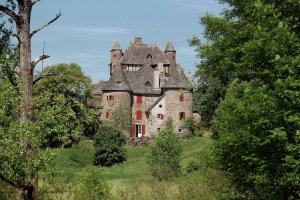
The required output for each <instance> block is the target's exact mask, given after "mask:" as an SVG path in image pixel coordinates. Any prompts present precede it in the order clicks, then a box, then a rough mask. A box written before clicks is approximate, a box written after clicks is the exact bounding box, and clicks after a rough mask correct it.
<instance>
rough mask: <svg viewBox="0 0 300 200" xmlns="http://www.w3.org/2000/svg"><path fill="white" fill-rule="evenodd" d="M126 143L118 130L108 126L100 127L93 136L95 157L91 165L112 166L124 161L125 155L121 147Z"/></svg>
mask: <svg viewBox="0 0 300 200" xmlns="http://www.w3.org/2000/svg"><path fill="white" fill-rule="evenodd" d="M125 143H126V138H125V136H124V135H123V134H122V133H121V131H120V130H118V129H116V128H114V127H112V126H110V125H106V124H105V125H102V126H101V127H100V129H99V132H98V133H97V134H96V136H95V143H94V146H95V149H96V152H95V155H94V160H93V164H94V165H101V166H108V167H110V166H112V165H113V164H117V163H122V162H123V161H125V160H126V153H125V151H124V149H123V148H122V146H123V145H124V144H125Z"/></svg>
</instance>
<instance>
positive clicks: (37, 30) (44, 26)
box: [30, 11, 61, 38]
mask: <svg viewBox="0 0 300 200" xmlns="http://www.w3.org/2000/svg"><path fill="white" fill-rule="evenodd" d="M60 16H61V11H59V13H58V14H57V15H56V16H55V17H54V18H53V19H52V20H51V21H49V22H48V23H46V24H44V25H43V26H42V27H40V28H38V29H36V30H34V31H33V32H32V33H30V38H31V37H32V36H33V35H34V34H36V33H37V32H39V31H41V30H42V29H44V28H46V27H47V26H49V25H50V24H52V23H53V22H55V21H56V20H57V19H58V18H59V17H60Z"/></svg>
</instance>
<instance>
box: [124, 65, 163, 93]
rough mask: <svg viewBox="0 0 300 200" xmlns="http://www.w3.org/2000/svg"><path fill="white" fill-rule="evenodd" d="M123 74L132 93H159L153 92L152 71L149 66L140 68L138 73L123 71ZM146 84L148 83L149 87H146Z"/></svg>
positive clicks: (157, 91)
mask: <svg viewBox="0 0 300 200" xmlns="http://www.w3.org/2000/svg"><path fill="white" fill-rule="evenodd" d="M125 74H126V77H127V80H128V82H129V85H130V87H131V89H132V92H133V93H136V94H160V93H161V91H160V90H154V69H153V68H152V67H151V66H150V65H149V64H147V65H145V66H143V67H141V68H140V69H139V70H138V71H125ZM147 82H149V83H150V84H151V86H149V87H147V86H146V83H147Z"/></svg>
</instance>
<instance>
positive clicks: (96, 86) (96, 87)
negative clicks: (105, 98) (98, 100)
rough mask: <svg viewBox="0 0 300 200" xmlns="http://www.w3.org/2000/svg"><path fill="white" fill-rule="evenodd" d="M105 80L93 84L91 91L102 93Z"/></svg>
mask: <svg viewBox="0 0 300 200" xmlns="http://www.w3.org/2000/svg"><path fill="white" fill-rule="evenodd" d="M105 82H106V81H99V82H98V83H96V84H94V85H93V89H92V93H93V94H97V95H101V94H103V91H102V89H103V86H104V84H105Z"/></svg>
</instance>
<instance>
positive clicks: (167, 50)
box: [165, 42, 176, 53]
mask: <svg viewBox="0 0 300 200" xmlns="http://www.w3.org/2000/svg"><path fill="white" fill-rule="evenodd" d="M175 51H176V50H175V48H174V46H173V43H172V42H168V44H167V46H166V49H165V53H166V52H175Z"/></svg>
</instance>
